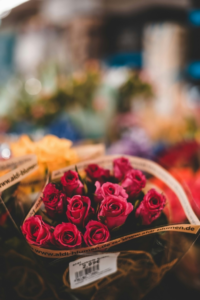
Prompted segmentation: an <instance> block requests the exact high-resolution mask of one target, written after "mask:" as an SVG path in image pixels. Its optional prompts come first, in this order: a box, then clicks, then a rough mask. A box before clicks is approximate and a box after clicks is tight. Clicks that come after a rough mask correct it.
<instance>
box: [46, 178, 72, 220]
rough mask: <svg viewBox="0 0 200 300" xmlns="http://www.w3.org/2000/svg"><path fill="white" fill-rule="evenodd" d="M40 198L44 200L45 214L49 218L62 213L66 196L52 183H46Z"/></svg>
mask: <svg viewBox="0 0 200 300" xmlns="http://www.w3.org/2000/svg"><path fill="white" fill-rule="evenodd" d="M42 200H43V202H44V205H45V208H46V211H47V214H48V215H49V216H50V217H51V218H55V217H56V215H61V214H63V212H64V203H65V201H66V196H65V194H63V193H62V192H61V191H59V190H58V189H57V188H56V187H55V185H54V184H53V183H48V184H47V185H46V187H45V189H44V192H43V197H42Z"/></svg>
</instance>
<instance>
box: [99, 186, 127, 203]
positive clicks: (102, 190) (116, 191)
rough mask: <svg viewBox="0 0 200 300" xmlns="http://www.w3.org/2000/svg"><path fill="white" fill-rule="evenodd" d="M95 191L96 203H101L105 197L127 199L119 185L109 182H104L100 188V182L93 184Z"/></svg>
mask: <svg viewBox="0 0 200 300" xmlns="http://www.w3.org/2000/svg"><path fill="white" fill-rule="evenodd" d="M95 186H96V191H95V196H94V200H95V201H96V202H101V201H102V200H103V199H104V198H105V197H106V196H111V195H115V196H121V197H122V198H125V199H127V198H128V195H127V193H126V191H125V190H124V189H123V187H121V186H120V185H119V184H114V183H111V182H106V183H104V184H103V185H102V186H101V185H100V182H98V181H96V182H95Z"/></svg>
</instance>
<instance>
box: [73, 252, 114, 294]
mask: <svg viewBox="0 0 200 300" xmlns="http://www.w3.org/2000/svg"><path fill="white" fill-rule="evenodd" d="M118 255H119V252H118V253H104V254H99V255H93V256H87V257H83V258H80V259H78V260H75V261H73V262H70V263H69V280H70V286H71V289H76V288H79V287H81V286H84V285H86V284H89V283H91V282H94V281H96V280H99V279H101V278H103V277H105V276H108V275H110V274H113V273H115V272H116V271H117V257H118Z"/></svg>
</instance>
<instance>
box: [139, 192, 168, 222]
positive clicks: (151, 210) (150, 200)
mask: <svg viewBox="0 0 200 300" xmlns="http://www.w3.org/2000/svg"><path fill="white" fill-rule="evenodd" d="M165 203H166V198H165V196H164V195H162V194H160V193H158V192H157V191H156V190H155V189H151V190H149V191H148V193H147V194H146V195H145V196H144V199H143V200H142V202H141V203H140V205H139V207H138V208H137V209H136V213H135V216H136V218H138V217H140V218H141V219H142V225H150V224H151V223H152V222H153V221H154V220H156V219H157V218H158V217H159V216H160V214H161V212H162V210H163V208H164V206H165Z"/></svg>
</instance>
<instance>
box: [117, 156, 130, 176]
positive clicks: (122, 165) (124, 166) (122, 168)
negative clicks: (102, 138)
mask: <svg viewBox="0 0 200 300" xmlns="http://www.w3.org/2000/svg"><path fill="white" fill-rule="evenodd" d="M113 169H114V176H115V177H116V178H117V179H118V180H119V181H122V179H123V178H124V176H125V175H126V173H127V172H128V171H130V170H132V169H133V167H132V166H131V163H130V161H129V160H128V159H127V158H125V157H120V158H116V159H114V161H113Z"/></svg>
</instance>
